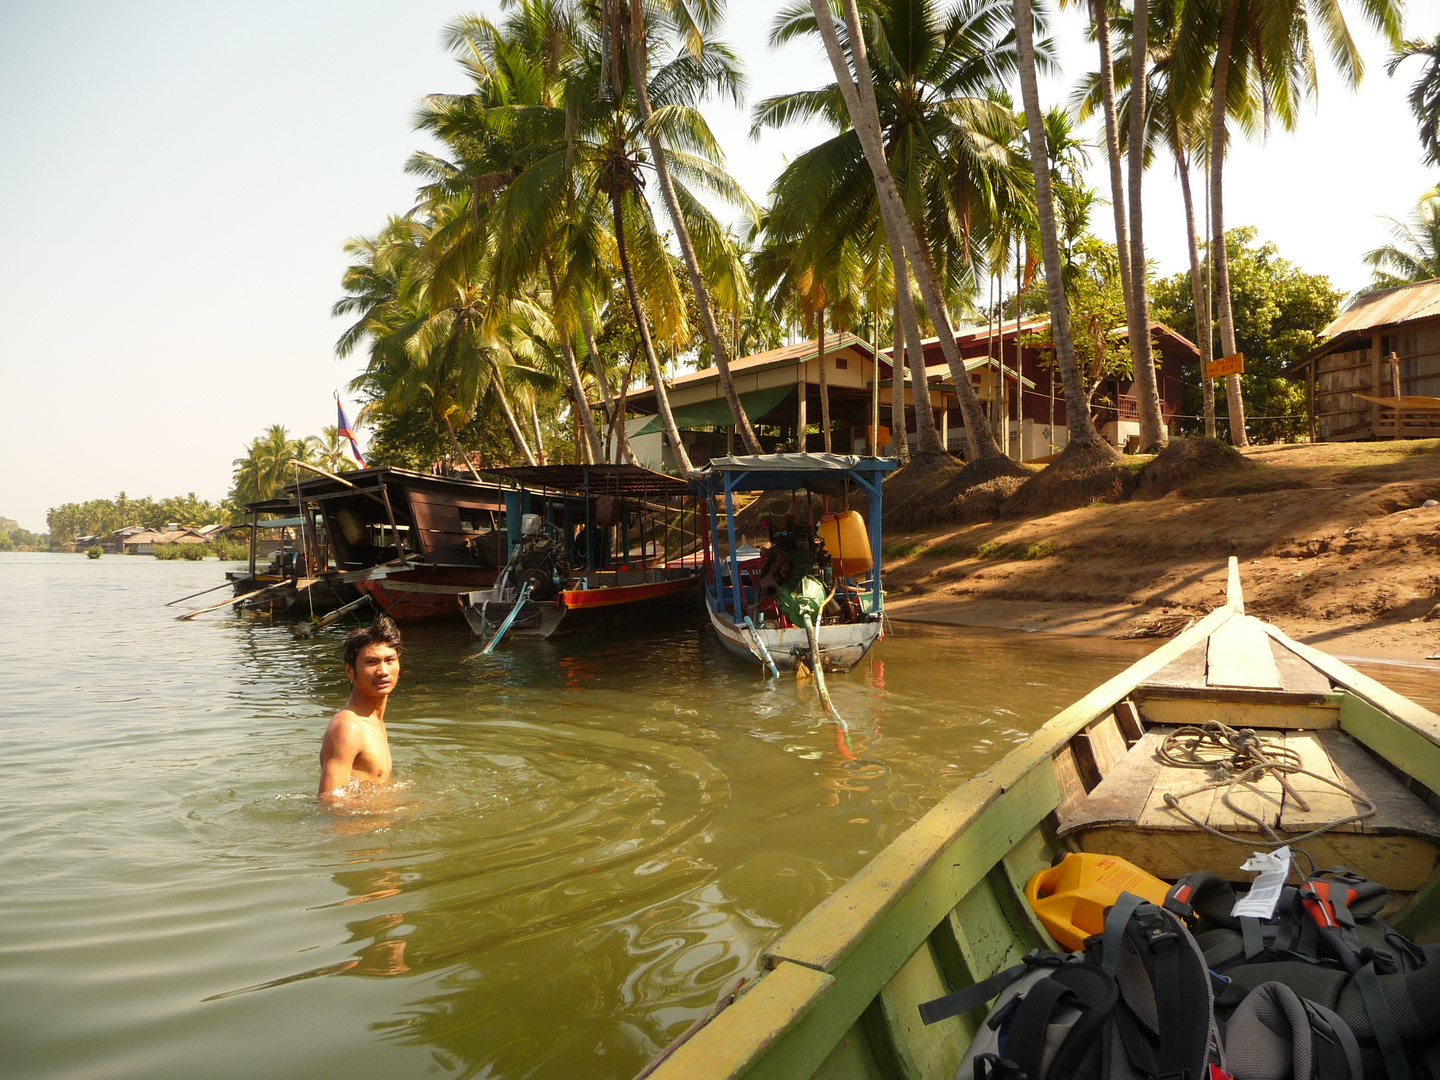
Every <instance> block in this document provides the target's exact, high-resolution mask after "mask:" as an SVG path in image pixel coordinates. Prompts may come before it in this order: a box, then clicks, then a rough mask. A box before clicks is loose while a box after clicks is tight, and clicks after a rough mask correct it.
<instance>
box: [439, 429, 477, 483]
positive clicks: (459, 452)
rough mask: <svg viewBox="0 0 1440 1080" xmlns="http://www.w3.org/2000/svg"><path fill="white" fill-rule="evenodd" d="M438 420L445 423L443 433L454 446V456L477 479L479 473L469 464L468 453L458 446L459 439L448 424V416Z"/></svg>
mask: <svg viewBox="0 0 1440 1080" xmlns="http://www.w3.org/2000/svg"><path fill="white" fill-rule="evenodd" d="M440 422H441V423H442V424H444V425H445V434H447V435H449V436H450V445H451V446H453V447H454V448H455V456H456V457H457V458H459V459H460V460H461V461H463V462H464V463H465V467H466V468H467V469H469V470H470V475H471V476H473V477H475V479H476V480H477V481H478V480H479V479H480V474H479V473H478V472H476V471H475V466H474V465H473V464H471V462H470V455H469V454H467V453H466V452H465V451H464V449H463V448H462V447H461V446H460V440H459V439H458V438H457V437H456V435H455V429H454V428H453V427H451V426H450V418H449V417H448V416H442V417H440Z"/></svg>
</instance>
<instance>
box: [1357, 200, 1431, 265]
mask: <svg viewBox="0 0 1440 1080" xmlns="http://www.w3.org/2000/svg"><path fill="white" fill-rule="evenodd" d="M1385 220H1386V221H1388V222H1390V224H1391V226H1392V228H1391V230H1390V237H1391V240H1392V243H1389V244H1386V245H1384V246H1383V247H1378V248H1375V249H1374V250H1373V251H1367V252H1366V253H1365V262H1366V263H1367V264H1368V265H1369V266H1370V267H1371V268H1372V269H1373V270H1374V271H1375V278H1374V280H1373V281H1372V282H1371V287H1372V288H1375V289H1390V288H1394V287H1395V286H1396V285H1405V284H1408V283H1409V282H1412V281H1429V280H1430V279H1431V278H1440V185H1437V186H1435V187H1433V188H1431V189H1430V190H1429V191H1427V192H1425V194H1424V195H1421V196H1420V202H1419V204H1418V205H1417V206H1416V207H1415V212H1414V213H1412V214H1411V215H1410V218H1409V221H1408V222H1400V221H1396V220H1395V219H1394V218H1392V217H1387V218H1386V219H1385Z"/></svg>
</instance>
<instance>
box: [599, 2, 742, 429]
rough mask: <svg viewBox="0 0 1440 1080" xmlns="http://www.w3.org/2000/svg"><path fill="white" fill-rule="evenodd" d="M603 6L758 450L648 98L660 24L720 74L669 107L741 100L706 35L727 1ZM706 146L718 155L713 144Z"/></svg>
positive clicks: (723, 371)
mask: <svg viewBox="0 0 1440 1080" xmlns="http://www.w3.org/2000/svg"><path fill="white" fill-rule="evenodd" d="M600 11H601V16H602V19H606V20H609V21H610V27H609V30H610V34H611V36H612V38H615V39H619V38H621V37H622V36H623V39H624V42H625V55H626V59H627V61H628V66H629V72H630V84H631V86H632V87H633V89H634V94H635V105H636V110H637V112H638V114H639V117H640V122H641V124H642V125H643V127H644V130H645V141H646V145H647V147H648V148H649V150H650V157H651V160H652V162H653V163H654V166H655V176H656V179H657V181H658V182H659V187H660V196H661V198H662V200H663V201H664V203H665V211H666V213H667V214H668V215H669V218H670V224H671V226H672V227H673V228H674V230H675V240H676V243H677V244H678V245H679V247H680V256H681V258H682V259H683V260H684V262H685V269H686V271H687V273H688V274H689V277H690V287H691V289H692V290H693V292H694V296H695V306H696V308H697V310H698V311H699V314H700V325H701V327H702V329H703V330H704V332H705V340H706V342H707V343H708V344H709V346H710V353H711V358H712V359H713V360H714V361H715V368H716V372H717V374H718V375H719V378H720V386H721V388H722V389H723V391H724V393H725V400H726V402H727V403H728V404H729V406H730V415H731V417H732V418H733V419H734V421H735V427H736V430H738V431H739V432H740V439H741V441H742V442H743V443H744V444H745V449H746V452H747V453H751V454H758V453H760V449H761V448H760V441H759V440H758V439H757V438H756V437H755V429H754V428H753V427H752V426H751V424H750V418H749V417H748V416H746V415H745V410H744V408H743V407H742V406H741V404H740V395H739V394H738V393H737V392H736V390H735V382H734V380H733V379H732V378H731V377H730V357H729V355H728V351H727V349H726V347H725V339H724V337H723V336H722V335H721V333H720V328H719V325H718V324H717V323H716V320H715V310H714V306H713V305H712V304H711V297H710V290H709V289H707V288H706V284H705V275H704V274H703V273H702V267H701V265H700V259H699V258H698V257H697V255H696V249H695V242H694V239H693V238H692V236H691V231H690V229H691V225H690V218H691V216H692V215H691V212H690V209H688V208H687V207H686V206H685V205H684V204H683V202H682V200H681V198H680V192H679V190H678V189H677V188H676V185H675V181H674V178H673V177H672V175H671V169H670V154H671V151H670V149H669V148H667V147H666V145H665V141H664V140H663V139H662V138H661V137H660V129H661V127H662V126H663V125H664V124H665V123H667V122H668V120H669V118H668V117H667V116H665V115H658V116H657V114H656V112H655V110H654V108H653V107H652V106H651V101H650V98H651V93H650V80H651V77H652V76H651V69H650V59H649V57H650V49H651V40H652V28H653V27H655V26H657V25H658V26H659V27H660V28H661V29H666V30H669V31H670V32H671V34H672V35H673V36H674V37H677V38H678V39H679V40H680V41H681V42H682V46H683V47H682V51H681V54H680V56H679V57H677V60H680V61H681V62H685V63H688V64H690V65H693V66H694V67H696V68H705V67H711V68H712V69H714V70H715V72H716V73H717V74H719V75H720V76H721V77H720V78H718V79H716V78H711V79H709V80H696V79H689V80H685V81H684V82H676V83H674V84H673V85H671V86H669V87H667V90H668V91H669V93H668V94H667V96H668V98H669V105H668V108H670V109H674V108H675V107H677V106H680V105H682V104H683V105H686V106H689V107H694V106H695V105H696V104H697V103H698V101H699V97H700V95H699V93H697V91H701V90H702V89H713V90H718V91H719V92H720V93H721V94H722V95H723V96H724V97H727V98H729V100H730V101H731V102H732V103H733V104H735V105H736V106H739V105H741V104H743V103H744V98H745V84H744V79H743V78H742V76H741V74H740V67H739V63H738V61H737V58H736V57H735V55H734V54H733V53H732V52H731V51H730V49H729V48H728V47H727V46H722V45H720V44H719V43H718V42H716V41H715V40H714V39H713V38H711V37H710V36H709V35H710V34H711V33H713V31H714V30H715V29H716V27H717V26H718V25H719V23H720V19H721V16H722V15H723V13H724V4H723V3H717V2H714V0H709V2H706V0H700V2H695V0H664V2H662V3H660V4H659V5H657V10H656V15H657V16H658V18H652V19H650V20H647V18H646V13H645V4H644V2H643V0H603V2H602V3H601V5H600ZM620 26H623V27H624V32H623V34H621V33H617V32H616V31H617V30H618V29H619V27H620ZM666 108H667V106H666V105H662V110H661V111H662V114H663V113H664V112H665V111H666ZM707 149H708V150H709V151H710V153H711V154H712V155H713V156H715V157H716V159H717V160H718V158H719V147H718V145H715V146H712V147H709V148H707ZM746 209H747V211H748V212H749V213H750V214H751V216H752V218H753V217H754V216H755V215H756V213H757V211H756V210H755V208H754V207H753V206H750V205H749V204H748V200H747V201H746Z"/></svg>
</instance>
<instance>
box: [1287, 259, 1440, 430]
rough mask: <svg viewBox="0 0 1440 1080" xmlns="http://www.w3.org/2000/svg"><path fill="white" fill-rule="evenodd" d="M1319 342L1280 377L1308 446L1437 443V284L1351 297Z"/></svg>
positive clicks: (1439, 380)
mask: <svg viewBox="0 0 1440 1080" xmlns="http://www.w3.org/2000/svg"><path fill="white" fill-rule="evenodd" d="M1320 336H1321V337H1322V338H1324V339H1325V344H1323V345H1321V346H1320V348H1318V349H1316V350H1315V351H1314V352H1313V353H1311V354H1310V355H1309V356H1307V357H1306V358H1305V359H1304V360H1301V361H1300V362H1299V363H1298V364H1295V365H1294V366H1292V367H1291V368H1289V369H1288V370H1287V371H1286V372H1285V374H1287V375H1289V376H1290V377H1292V378H1298V377H1302V376H1303V377H1304V379H1305V401H1306V411H1307V413H1308V414H1309V422H1310V438H1311V440H1312V441H1319V442H1340V441H1345V440H1349V439H1381V438H1386V439H1395V438H1433V437H1435V436H1440V278H1436V279H1433V280H1430V281H1420V282H1416V283H1414V284H1411V285H1401V286H1398V287H1396V288H1393V289H1382V290H1381V291H1379V292H1372V293H1366V294H1364V295H1363V296H1360V297H1357V298H1356V299H1355V300H1354V301H1353V302H1352V303H1351V304H1350V305H1349V306H1348V307H1347V308H1346V309H1345V310H1344V311H1343V312H1341V313H1340V315H1339V316H1337V317H1336V318H1335V320H1334V321H1333V322H1331V323H1330V325H1329V326H1327V327H1325V329H1324V330H1322V331H1321V332H1320ZM1397 399H1398V402H1399V407H1398V409H1397V407H1396V401H1397ZM1387 402H1388V404H1387Z"/></svg>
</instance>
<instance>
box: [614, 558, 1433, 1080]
mask: <svg viewBox="0 0 1440 1080" xmlns="http://www.w3.org/2000/svg"><path fill="white" fill-rule="evenodd" d="M1209 723H1219V724H1223V725H1226V726H1228V727H1230V728H1232V729H1243V728H1249V729H1254V731H1255V732H1256V734H1257V735H1258V736H1259V738H1260V739H1261V741H1262V744H1264V745H1269V746H1278V747H1283V748H1285V751H1286V752H1287V753H1293V754H1294V755H1296V757H1297V759H1298V760H1300V761H1302V762H1303V763H1304V766H1305V772H1304V773H1303V774H1301V773H1295V774H1292V775H1291V776H1290V780H1289V783H1290V784H1291V788H1284V787H1282V786H1281V785H1280V783H1279V781H1278V779H1277V778H1276V777H1274V776H1270V775H1268V774H1267V775H1266V776H1265V777H1264V778H1263V779H1259V780H1256V781H1255V782H1253V783H1250V784H1235V785H1234V786H1230V787H1228V788H1226V789H1225V790H1222V787H1221V786H1217V785H1218V783H1219V782H1215V783H1211V784H1210V785H1208V786H1207V784H1206V783H1205V776H1204V775H1203V774H1199V773H1197V771H1196V770H1193V769H1188V768H1177V767H1174V766H1172V765H1170V764H1167V763H1166V760H1165V758H1164V757H1163V755H1161V754H1159V753H1157V750H1158V749H1159V748H1160V747H1161V746H1163V745H1166V740H1167V737H1168V736H1169V735H1170V734H1173V733H1174V732H1176V731H1178V730H1179V729H1180V728H1181V727H1191V728H1192V729H1193V726H1194V725H1202V724H1209ZM1437 791H1440V716H1436V715H1435V714H1434V713H1432V712H1430V711H1429V710H1427V709H1424V708H1422V707H1421V706H1419V705H1417V704H1415V703H1414V702H1412V701H1409V700H1408V699H1406V698H1404V697H1402V696H1401V695H1399V694H1397V693H1395V692H1393V691H1391V690H1389V689H1387V688H1386V687H1384V686H1382V685H1381V684H1380V683H1378V682H1376V681H1375V680H1373V679H1370V678H1368V677H1366V676H1365V675H1362V674H1360V673H1359V672H1357V671H1355V670H1353V669H1352V668H1350V667H1348V666H1347V665H1345V664H1344V663H1342V662H1340V661H1339V660H1336V659H1334V658H1333V657H1330V656H1327V655H1326V654H1324V653H1322V652H1319V651H1318V650H1316V649H1313V648H1310V647H1309V646H1306V645H1303V644H1300V643H1298V642H1295V641H1292V640H1291V639H1290V638H1288V637H1286V636H1285V635H1284V634H1283V633H1281V632H1280V631H1279V630H1277V629H1276V628H1275V627H1273V626H1269V625H1267V624H1266V623H1264V622H1262V621H1260V620H1259V619H1256V618H1253V617H1252V616H1248V615H1246V614H1245V608H1244V597H1243V595H1242V593H1241V590H1240V583H1239V574H1238V571H1237V568H1236V564H1235V560H1234V559H1233V558H1232V559H1231V560H1230V582H1229V590H1228V596H1227V603H1226V604H1225V605H1224V606H1222V607H1220V608H1218V609H1216V610H1215V611H1213V612H1211V613H1210V614H1209V615H1207V616H1206V617H1205V618H1203V619H1202V620H1200V621H1199V622H1198V623H1197V624H1196V625H1194V626H1192V627H1191V628H1190V629H1188V630H1186V631H1184V632H1183V633H1181V634H1180V635H1179V636H1178V637H1176V638H1174V639H1173V640H1171V641H1170V642H1168V643H1166V644H1165V645H1163V646H1161V647H1160V648H1159V649H1157V650H1156V651H1155V652H1154V653H1152V654H1151V655H1149V656H1147V657H1145V658H1144V659H1142V660H1140V661H1139V662H1138V663H1136V664H1134V665H1132V666H1131V667H1129V668H1128V669H1126V670H1125V671H1123V672H1121V673H1120V674H1119V675H1116V676H1115V677H1114V678H1112V679H1110V680H1109V681H1108V682H1106V683H1104V684H1103V685H1102V686H1100V687H1098V688H1096V689H1095V690H1093V691H1091V692H1090V693H1089V694H1087V695H1085V697H1083V698H1081V699H1080V700H1079V701H1078V702H1076V703H1075V704H1073V705H1071V706H1070V707H1069V708H1067V709H1065V710H1064V711H1063V712H1061V713H1059V714H1058V715H1057V716H1055V717H1053V718H1052V719H1051V720H1050V721H1049V722H1048V723H1046V724H1045V725H1044V726H1043V727H1042V728H1040V729H1039V730H1038V731H1037V732H1036V733H1035V734H1034V735H1033V736H1031V737H1030V738H1029V739H1028V740H1027V741H1026V742H1024V743H1023V744H1021V745H1020V746H1018V747H1017V748H1016V749H1015V750H1013V751H1011V752H1010V753H1009V754H1008V755H1006V756H1005V758H1004V759H1002V760H1001V761H1000V762H998V763H997V764H996V765H995V766H994V767H992V768H990V769H988V770H986V771H984V772H982V773H980V774H979V775H978V776H975V777H974V778H972V779H971V780H969V781H967V782H966V783H964V784H962V785H960V786H959V787H958V788H956V789H955V790H954V791H953V792H951V793H950V794H949V795H948V796H946V798H945V799H944V800H942V801H941V802H940V803H939V804H938V805H937V806H935V807H934V808H933V809H932V810H931V811H930V812H929V813H927V814H926V815H925V816H924V817H923V818H921V819H920V820H919V821H918V822H917V823H916V824H915V825H913V826H912V827H911V828H910V829H908V830H907V831H906V832H905V833H903V834H902V835H901V836H900V837H899V838H897V839H896V840H895V841H894V842H893V843H891V844H890V845H888V846H887V847H886V848H885V849H884V850H883V851H881V852H880V854H879V855H877V856H876V857H875V858H874V859H872V860H871V861H870V862H869V863H868V864H867V865H866V866H865V868H864V869H863V870H861V871H860V873H858V874H857V875H856V876H855V877H854V878H852V879H851V880H850V881H849V882H848V883H847V884H845V885H844V886H843V887H841V888H840V889H839V890H838V891H836V892H835V893H833V894H831V895H830V896H829V897H828V898H827V899H825V900H824V901H823V902H821V903H820V904H819V905H818V906H817V907H816V908H815V909H813V910H812V911H811V912H810V913H809V914H807V915H806V916H805V917H804V918H802V919H801V920H800V921H799V922H798V923H797V924H796V925H795V926H794V927H793V928H792V929H790V930H789V931H788V932H787V933H785V934H784V935H782V936H781V937H780V938H779V939H777V940H776V941H775V943H774V944H773V945H771V946H770V948H769V949H767V950H766V952H765V954H764V958H763V971H762V973H761V974H760V975H759V976H758V977H756V978H754V979H752V980H750V981H749V982H748V983H746V984H744V985H743V986H741V987H740V988H738V989H736V990H732V991H731V992H730V993H729V994H727V995H726V996H725V998H724V999H723V1000H722V1001H720V1002H719V1003H717V1005H716V1006H715V1007H714V1008H713V1009H712V1010H711V1012H710V1013H709V1014H707V1015H706V1016H704V1017H702V1018H701V1019H700V1020H698V1021H697V1022H696V1023H695V1024H694V1025H692V1027H691V1028H690V1029H689V1030H688V1031H686V1032H685V1033H684V1034H683V1035H681V1036H680V1037H679V1038H678V1039H676V1040H675V1041H674V1042H673V1043H671V1045H670V1046H669V1047H667V1048H666V1049H665V1050H664V1051H663V1052H662V1053H661V1055H660V1056H659V1057H658V1058H656V1059H655V1060H654V1061H653V1062H651V1064H650V1065H649V1066H648V1067H647V1068H646V1069H645V1071H644V1072H643V1073H642V1074H641V1075H644V1076H650V1077H652V1078H654V1080H661V1078H663V1080H682V1078H683V1080H699V1078H712V1077H715V1078H718V1077H735V1078H738V1077H747V1078H748V1077H787V1078H794V1077H811V1076H814V1077H825V1078H844V1077H856V1078H859V1077H867V1078H868V1077H876V1078H879V1077H907V1078H917V1080H929V1078H934V1080H950V1078H951V1077H953V1076H954V1075H955V1073H956V1069H957V1067H958V1065H959V1063H960V1060H961V1058H962V1056H963V1055H964V1052H965V1049H966V1047H967V1046H968V1045H969V1042H970V1039H971V1036H972V1034H973V1032H974V1031H975V1030H976V1027H977V1025H978V1024H979V1023H981V1022H982V1020H983V1015H977V1013H975V1012H972V1013H969V1014H966V1015H964V1016H957V1017H952V1018H949V1019H945V1020H941V1021H940V1022H938V1023H935V1024H933V1025H930V1026H927V1025H925V1024H924V1023H922V1021H921V1018H920V1013H919V1006H920V1004H921V1003H923V1002H926V1001H930V1000H932V999H934V998H938V997H940V996H942V995H944V994H947V993H949V992H951V991H954V990H959V989H962V988H964V987H966V986H969V985H972V984H974V983H976V982H979V981H981V980H984V979H986V978H988V977H989V976H991V975H993V974H995V973H996V972H998V971H1000V970H1002V969H1004V968H1006V967H1007V966H1009V965H1012V964H1015V963H1016V962H1017V961H1018V960H1019V959H1020V957H1021V956H1023V955H1024V954H1025V953H1026V952H1028V951H1029V950H1031V949H1035V948H1040V949H1052V950H1053V949H1056V948H1057V945H1056V943H1055V942H1054V941H1053V940H1052V939H1051V937H1050V936H1049V934H1048V932H1047V931H1046V929H1045V928H1044V926H1043V925H1042V924H1041V923H1040V921H1039V920H1038V918H1037V917H1036V915H1035V914H1034V912H1033V911H1032V910H1031V907H1030V905H1029V904H1028V903H1027V902H1026V899H1025V895H1024V890H1025V886H1026V883H1027V882H1028V881H1029V880H1030V879H1031V877H1032V876H1033V875H1035V874H1036V873H1037V872H1039V871H1042V870H1044V869H1045V868H1047V867H1050V866H1051V865H1052V863H1053V862H1054V861H1055V860H1056V858H1057V857H1058V856H1060V855H1061V854H1062V853H1064V852H1067V851H1087V852H1097V853H1112V854H1118V855H1122V856H1123V857H1124V858H1125V859H1127V860H1129V861H1130V862H1132V863H1134V864H1136V865H1138V866H1139V867H1140V868H1142V869H1144V870H1146V871H1148V872H1150V873H1152V874H1154V875H1156V876H1157V877H1160V878H1162V879H1165V880H1168V881H1173V880H1174V879H1175V878H1176V877H1177V876H1178V875H1180V874H1184V873H1187V872H1190V871H1193V870H1210V871H1213V872H1215V873H1218V874H1220V875H1222V876H1224V877H1225V878H1227V879H1228V880H1230V881H1233V882H1237V883H1246V884H1248V882H1249V878H1250V875H1248V874H1246V873H1244V872H1242V871H1241V870H1240V869H1239V867H1240V864H1241V863H1242V862H1243V861H1244V860H1245V858H1246V857H1247V856H1248V855H1249V853H1250V852H1251V851H1253V850H1264V849H1266V848H1270V847H1274V846H1275V842H1274V840H1272V839H1271V835H1270V834H1273V836H1274V838H1275V839H1276V840H1278V841H1288V842H1289V843H1290V844H1291V845H1292V846H1294V847H1298V848H1300V849H1304V850H1305V851H1306V852H1307V853H1308V854H1309V855H1310V856H1311V858H1312V859H1313V860H1314V862H1315V864H1316V865H1317V866H1320V867H1325V866H1331V865H1336V864H1341V865H1345V866H1347V867H1349V868H1350V869H1352V870H1354V871H1357V872H1359V873H1361V874H1363V875H1365V876H1366V877H1367V878H1369V879H1370V880H1372V881H1379V882H1382V883H1383V884H1385V885H1387V886H1388V887H1389V888H1390V891H1391V901H1392V902H1391V906H1390V908H1389V909H1387V913H1386V918H1387V919H1388V920H1389V921H1390V922H1391V923H1392V924H1393V925H1394V926H1395V927H1396V928H1397V929H1398V930H1400V931H1401V932H1402V933H1405V934H1407V935H1409V936H1410V937H1412V938H1414V939H1415V940H1417V941H1420V942H1433V941H1436V940H1437V939H1440V873H1437V857H1440V814H1437V812H1436V811H1437V809H1440V798H1437V795H1436V792H1437ZM1167 796H1168V798H1167ZM1181 809H1183V811H1184V812H1183V813H1182V812H1181ZM1262 826H1263V828H1264V829H1265V830H1268V833H1267V832H1262ZM979 1013H980V1014H983V1009H982V1010H979Z"/></svg>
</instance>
